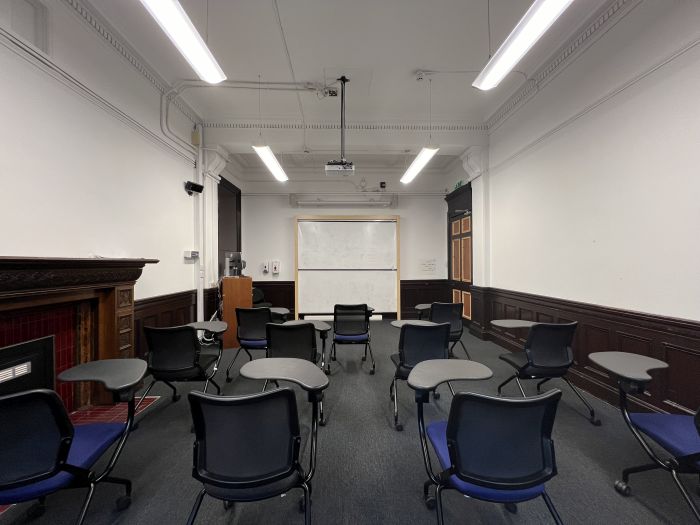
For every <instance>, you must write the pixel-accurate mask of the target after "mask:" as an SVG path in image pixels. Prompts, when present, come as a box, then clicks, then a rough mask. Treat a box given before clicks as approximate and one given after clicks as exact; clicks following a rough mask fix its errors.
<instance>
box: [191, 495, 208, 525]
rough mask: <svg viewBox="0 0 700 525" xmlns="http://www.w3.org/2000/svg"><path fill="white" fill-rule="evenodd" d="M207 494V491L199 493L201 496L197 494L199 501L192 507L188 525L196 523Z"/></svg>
mask: <svg viewBox="0 0 700 525" xmlns="http://www.w3.org/2000/svg"><path fill="white" fill-rule="evenodd" d="M205 494H206V491H205V490H204V489H202V490H200V491H199V494H197V499H196V500H195V501H194V507H192V510H191V511H190V517H189V518H187V525H192V524H193V523H194V520H195V518H196V517H197V513H198V512H199V507H201V505H202V500H203V499H204V495H205Z"/></svg>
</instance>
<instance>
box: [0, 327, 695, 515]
mask: <svg viewBox="0 0 700 525" xmlns="http://www.w3.org/2000/svg"><path fill="white" fill-rule="evenodd" d="M398 336H399V331H398V329H396V328H393V327H391V326H390V325H389V323H388V321H383V322H374V323H372V346H373V349H374V356H375V359H376V361H377V373H376V375H374V376H371V375H369V373H368V372H369V364H368V363H362V362H361V360H360V358H361V355H362V348H361V347H359V346H357V347H355V346H340V347H339V348H338V361H337V362H334V363H332V374H331V376H330V387H329V389H328V390H327V392H326V397H325V410H326V416H327V418H328V425H327V426H326V427H321V428H320V431H319V447H318V466H317V471H316V476H315V477H314V479H313V491H314V492H313V505H312V518H313V521H314V523H316V524H333V525H341V524H367V525H369V524H376V523H387V524H403V525H409V524H431V523H436V517H435V512H434V511H429V510H427V509H426V507H425V506H424V505H423V501H422V487H423V481H424V480H425V479H426V474H425V471H424V467H423V461H422V457H421V451H420V442H419V438H418V427H417V422H416V414H415V412H416V410H415V402H414V399H413V392H412V391H411V390H410V389H409V388H408V386H407V385H406V384H405V383H400V385H399V414H400V418H401V421H402V422H403V424H404V431H403V432H397V431H396V430H394V429H393V426H392V422H393V416H392V405H391V402H390V400H389V395H388V388H389V383H390V382H391V378H392V377H393V372H394V367H393V365H392V363H391V361H390V360H389V355H390V354H392V353H395V352H396V351H397V350H396V347H397V344H398ZM463 341H464V343H465V344H466V346H467V348H468V349H469V351H470V353H471V355H472V358H473V359H474V360H476V361H479V362H482V363H484V364H486V365H487V366H489V367H490V368H491V369H492V370H493V371H494V376H493V378H492V379H489V380H488V381H482V382H463V383H455V387H457V388H458V389H461V390H470V391H477V392H483V393H490V394H495V393H496V386H497V385H498V384H499V383H500V382H501V381H503V380H504V379H505V378H506V377H507V376H508V375H509V374H510V372H511V369H510V367H509V366H508V365H507V364H506V363H504V362H503V361H500V360H499V359H498V355H499V354H501V353H503V352H504V350H503V349H502V348H500V347H498V346H497V345H495V344H493V343H489V342H484V341H480V340H478V339H476V338H473V337H471V336H469V335H466V334H465V335H464V337H463ZM455 352H456V354H457V355H458V356H463V354H462V352H461V349H459V346H458V347H457V349H455ZM260 354H261V352H258V353H257V356H260ZM233 355H234V352H233V350H226V351H225V354H224V360H223V363H222V365H223V366H222V369H221V370H220V372H219V375H218V376H217V379H218V380H219V382H220V383H221V384H223V385H225V387H224V393H225V394H231V395H235V394H240V393H249V392H255V391H258V390H259V389H260V388H261V386H262V385H261V382H257V381H249V380H246V379H243V378H240V377H238V373H237V371H238V368H239V366H240V365H241V364H243V362H244V361H245V359H243V358H242V357H239V359H238V361H237V363H236V366H235V367H234V374H233V375H234V377H235V380H234V381H233V382H232V383H229V384H226V383H225V382H224V381H223V380H224V374H223V370H224V369H225V367H226V366H227V365H228V363H229V362H230V360H231V359H232V358H233ZM257 356H254V357H257ZM550 385H552V387H558V388H561V390H562V391H563V398H562V402H561V403H560V405H559V410H558V413H557V419H556V422H555V426H554V439H555V447H556V458H557V464H558V470H559V474H558V475H557V476H556V477H555V478H554V479H553V480H551V481H550V482H549V483H548V492H549V494H550V496H551V498H552V500H553V501H554V504H555V505H556V507H557V509H558V510H559V513H560V515H561V517H562V519H563V521H564V522H565V523H572V524H574V523H587V524H594V523H595V524H598V523H615V524H655V523H693V522H694V520H693V518H692V515H691V514H690V511H689V509H688V508H687V507H686V504H685V502H684V501H683V500H682V498H681V495H680V493H679V492H678V490H677V489H676V487H675V486H674V485H673V483H672V480H671V478H670V475H669V474H667V473H665V472H661V471H654V472H648V473H642V474H637V475H636V476H633V477H632V480H631V485H632V491H633V494H632V496H631V497H629V498H623V497H621V496H620V495H618V494H617V493H616V492H615V491H614V490H613V482H614V481H615V479H617V478H618V477H619V475H620V472H621V470H622V468H624V467H625V466H631V465H638V464H642V463H645V462H646V461H645V455H644V453H643V451H642V450H641V448H640V447H639V445H638V444H637V443H636V442H635V441H634V440H633V437H632V435H631V434H630V432H629V430H628V429H627V428H626V427H625V425H624V422H623V421H622V417H621V415H620V412H619V410H617V408H616V407H613V406H610V405H608V404H606V403H604V402H602V401H599V400H597V399H593V398H591V396H588V397H589V399H591V402H592V403H593V406H594V408H595V409H596V412H597V413H598V414H599V416H600V418H601V419H602V422H603V425H602V427H594V426H592V425H590V424H589V423H588V421H587V419H586V418H585V415H586V411H585V408H584V407H583V405H582V404H581V403H580V401H579V400H578V399H577V398H576V397H575V396H574V394H573V393H572V392H571V391H570V390H569V389H568V387H567V386H566V385H565V384H564V383H563V382H557V381H552V382H551V383H550ZM198 387H199V388H201V386H199V385H192V386H189V385H180V387H179V388H180V391H181V392H182V393H183V394H186V392H187V391H188V389H189V388H198ZM525 388H526V389H527V390H526V391H527V392H528V393H534V392H535V385H534V383H529V384H527V383H526V385H525ZM506 390H507V391H506V392H505V394H506V395H514V396H515V395H516V394H517V393H518V392H517V386H516V385H515V384H511V385H509V386H508V387H506ZM168 392H169V391H168V389H167V388H159V386H157V387H156V388H154V393H155V394H161V395H163V397H161V399H160V400H159V401H158V402H157V403H155V404H154V405H153V406H152V407H151V408H149V409H148V410H147V411H146V412H145V413H144V414H143V416H141V417H140V425H139V428H138V430H136V431H135V432H134V433H133V434H132V436H131V437H130V439H129V442H128V443H127V447H126V449H125V451H124V453H123V455H122V457H121V459H120V462H119V463H118V465H117V467H116V469H115V472H114V474H115V475H117V476H124V477H129V478H130V479H131V480H132V481H133V482H134V494H133V503H132V505H131V507H130V508H129V509H127V510H125V511H123V512H117V511H116V510H115V507H114V501H115V499H116V498H117V497H118V496H119V495H121V492H120V488H118V487H116V486H111V485H100V486H98V488H97V490H96V494H95V498H94V500H93V503H92V506H91V507H90V511H89V513H88V519H87V522H88V523H95V524H154V523H184V522H185V521H186V520H187V516H188V514H189V511H190V508H191V506H192V503H193V502H194V498H195V496H196V494H197V492H198V490H199V488H200V487H199V485H198V483H197V482H195V481H194V480H193V479H192V476H191V468H192V440H193V437H192V434H190V432H189V429H190V414H189V406H188V403H187V399H186V395H183V397H182V400H181V401H180V402H178V403H172V402H171V401H170V398H169V394H168ZM442 394H443V395H442V396H441V399H440V400H439V401H437V402H435V403H432V402H431V404H430V405H429V406H428V407H427V408H426V419H427V420H428V421H430V420H434V419H438V418H440V419H446V417H447V414H448V412H449V404H450V401H451V396H450V395H449V391H448V390H447V388H444V387H443V388H442ZM297 402H298V405H299V408H300V419H301V422H302V425H303V428H304V429H303V433H304V442H305V443H306V442H307V440H306V439H305V438H306V437H307V436H308V432H309V418H310V407H309V404H308V403H307V401H306V396H305V395H304V394H303V392H302V391H300V390H297ZM475 424H478V422H475ZM517 439H518V436H517V435H514V436H512V440H513V441H514V442H515V441H517ZM697 481H698V480H697V478H696V477H695V476H684V482H685V483H686V486H687V487H688V489H689V491H691V492H692V494H695V484H696V482H697ZM84 493H85V491H84V490H83V489H80V490H69V491H63V492H60V493H57V494H54V495H52V496H50V497H49V498H48V499H47V507H48V508H47V512H46V514H45V515H44V516H43V517H42V518H39V519H36V520H33V521H31V523H33V524H36V525H44V524H69V523H73V522H74V520H75V518H76V516H77V513H78V510H79V508H80V505H81V502H82V500H83V497H84ZM299 493H300V491H299ZM693 497H695V496H693ZM297 502H298V494H293V493H290V494H288V495H287V496H286V497H279V498H274V499H271V500H267V501H264V502H255V503H247V504H237V505H236V506H235V508H234V509H233V510H229V511H225V510H224V509H223V505H222V503H221V502H220V501H218V500H214V499H211V498H205V500H204V503H203V505H202V508H201V510H200V513H199V517H198V520H197V523H213V524H243V523H249V524H281V523H284V524H287V523H300V524H301V523H303V516H302V514H300V513H299V512H298V511H297ZM444 504H445V509H446V513H445V519H446V523H448V524H456V523H470V524H478V523H489V524H508V525H514V524H519V523H552V520H551V518H550V516H549V514H548V512H547V509H546V507H545V505H544V502H543V501H541V500H540V499H538V500H534V501H530V502H526V503H521V504H519V505H518V513H517V514H516V515H512V514H509V513H507V512H506V511H505V509H504V508H503V507H502V506H500V505H496V504H491V503H487V502H481V501H476V500H472V499H468V498H465V497H463V496H460V495H458V494H457V493H456V492H454V491H447V492H446V493H445V498H444ZM26 508H27V505H18V506H16V507H14V508H13V509H11V510H10V511H9V512H8V513H6V514H5V515H4V516H3V517H0V524H2V525H4V524H9V523H16V524H20V523H29V522H27V521H26V519H25V517H24V512H23V511H24V510H25V509H26Z"/></svg>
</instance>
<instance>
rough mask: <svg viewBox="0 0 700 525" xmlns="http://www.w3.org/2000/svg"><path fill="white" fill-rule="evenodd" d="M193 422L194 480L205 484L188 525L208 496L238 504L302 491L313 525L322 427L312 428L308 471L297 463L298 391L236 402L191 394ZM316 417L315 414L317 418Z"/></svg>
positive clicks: (285, 390) (307, 516)
mask: <svg viewBox="0 0 700 525" xmlns="http://www.w3.org/2000/svg"><path fill="white" fill-rule="evenodd" d="M189 401H190V407H191V409H192V418H193V420H194V429H195V442H194V466H193V468H192V476H193V477H194V478H195V479H196V480H198V481H201V482H202V484H203V487H202V489H201V490H200V491H199V494H198V495H197V498H196V500H195V503H194V506H193V507H192V511H191V512H190V516H189V519H188V520H187V523H188V525H191V524H193V523H194V521H195V518H196V517H197V513H198V512H199V508H200V506H201V504H202V500H203V499H204V496H205V495H209V496H211V497H213V498H216V499H219V500H223V502H224V508H226V509H228V508H231V507H232V506H233V503H234V502H247V501H260V500H264V499H269V498H273V497H275V496H279V495H282V494H286V493H287V492H289V491H290V490H292V489H294V488H301V489H302V490H303V491H304V499H303V500H302V503H301V504H300V508H301V509H302V510H303V511H304V514H305V523H306V524H307V525H310V524H311V489H310V486H309V482H310V481H311V478H312V476H313V473H314V469H315V465H316V440H317V434H318V433H317V430H318V427H317V426H316V424H315V423H312V432H311V449H310V450H311V452H310V459H309V469H308V471H307V472H305V471H304V469H303V467H302V466H301V464H300V461H299V451H300V447H301V432H300V429H299V416H298V413H297V404H296V397H295V395H294V391H293V390H291V389H290V388H278V389H275V390H270V391H269V392H260V393H257V394H248V395H243V396H236V397H225V396H212V395H209V394H203V393H201V392H191V393H190V394H189ZM314 415H315V413H314Z"/></svg>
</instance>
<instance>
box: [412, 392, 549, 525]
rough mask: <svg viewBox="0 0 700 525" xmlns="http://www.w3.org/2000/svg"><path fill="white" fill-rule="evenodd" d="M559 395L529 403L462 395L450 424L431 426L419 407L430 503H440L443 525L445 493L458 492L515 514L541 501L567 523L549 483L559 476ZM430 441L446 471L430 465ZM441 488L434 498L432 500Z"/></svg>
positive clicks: (453, 407) (452, 410)
mask: <svg viewBox="0 0 700 525" xmlns="http://www.w3.org/2000/svg"><path fill="white" fill-rule="evenodd" d="M560 398H561V391H560V390H550V391H549V392H547V393H545V394H542V395H539V396H535V397H530V398H525V399H519V398H518V399H512V398H500V397H492V396H486V395H482V394H473V393H466V392H458V393H457V395H455V397H454V399H453V400H452V405H451V407H450V415H449V419H448V420H447V421H439V422H436V423H432V424H430V425H429V426H428V428H427V432H426V429H425V427H424V423H423V418H422V410H421V407H422V404H421V403H419V430H420V436H421V442H422V445H423V459H424V463H425V468H426V471H427V472H428V476H429V477H430V479H429V480H428V481H427V482H426V483H425V485H424V496H425V503H426V505H427V506H428V507H429V508H433V506H434V505H435V503H437V518H438V524H439V525H442V524H443V523H444V518H443V510H442V492H443V491H444V490H445V489H453V490H457V491H458V492H460V493H461V494H464V495H465V496H468V497H470V498H475V499H479V500H483V501H490V502H493V503H503V504H504V505H505V506H506V509H508V510H509V511H510V512H516V511H517V507H516V503H520V502H524V501H529V500H532V499H535V498H538V497H542V499H543V500H544V501H545V503H546V505H547V508H548V509H549V512H550V513H551V515H552V517H553V518H554V521H555V522H556V523H558V524H560V523H562V521H561V519H560V518H559V515H558V514H557V511H556V509H555V508H554V504H553V503H552V501H551V500H550V498H549V496H548V495H547V492H546V490H545V486H544V483H545V482H546V481H548V480H550V479H551V478H553V477H554V476H555V475H556V474H557V467H556V462H555V459H554V442H553V441H552V438H551V435H552V426H553V425H554V416H555V414H556V411H557V404H558V403H559V399H560ZM426 433H427V439H428V440H429V441H430V443H431V444H432V446H433V450H434V451H435V454H436V455H437V457H438V460H439V462H440V466H441V467H442V469H443V471H442V472H441V473H439V474H435V473H434V472H433V470H432V467H431V464H430V457H429V455H428V447H427V443H426ZM433 484H434V485H436V490H435V497H432V496H430V495H429V488H430V485H433Z"/></svg>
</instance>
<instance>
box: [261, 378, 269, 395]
mask: <svg viewBox="0 0 700 525" xmlns="http://www.w3.org/2000/svg"><path fill="white" fill-rule="evenodd" d="M267 383H269V380H268V379H265V382H264V383H263V389H262V391H263V392H264V391H265V389H266V388H267Z"/></svg>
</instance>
